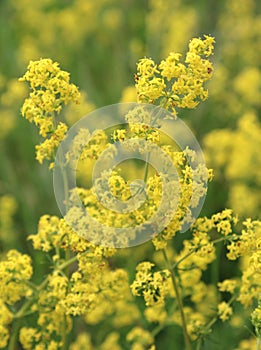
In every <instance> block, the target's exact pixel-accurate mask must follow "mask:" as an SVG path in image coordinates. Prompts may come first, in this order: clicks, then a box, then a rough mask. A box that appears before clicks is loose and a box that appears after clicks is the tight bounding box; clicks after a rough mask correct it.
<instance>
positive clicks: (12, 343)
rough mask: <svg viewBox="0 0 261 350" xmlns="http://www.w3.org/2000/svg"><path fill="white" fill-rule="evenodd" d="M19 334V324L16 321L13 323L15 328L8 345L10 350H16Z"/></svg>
mask: <svg viewBox="0 0 261 350" xmlns="http://www.w3.org/2000/svg"><path fill="white" fill-rule="evenodd" d="M18 332H19V322H17V320H15V321H14V323H13V327H12V330H11V337H10V340H9V344H8V350H15V349H16V345H17V341H16V339H17V334H18Z"/></svg>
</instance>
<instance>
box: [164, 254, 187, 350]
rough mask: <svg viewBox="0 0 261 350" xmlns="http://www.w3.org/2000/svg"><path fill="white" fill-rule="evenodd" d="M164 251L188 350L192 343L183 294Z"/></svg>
mask: <svg viewBox="0 0 261 350" xmlns="http://www.w3.org/2000/svg"><path fill="white" fill-rule="evenodd" d="M162 252H163V256H164V260H165V262H166V265H167V268H168V270H169V272H170V274H171V280H172V284H173V287H174V291H175V294H176V299H177V303H178V308H179V312H180V316H181V323H182V330H183V337H184V342H185V346H186V350H191V344H190V340H189V335H188V331H187V322H186V317H185V314H184V309H183V303H182V298H181V295H180V293H179V288H178V283H177V280H176V276H175V273H174V270H173V269H172V267H171V264H170V261H169V259H168V256H167V253H166V250H165V249H163V251H162Z"/></svg>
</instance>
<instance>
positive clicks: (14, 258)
mask: <svg viewBox="0 0 261 350" xmlns="http://www.w3.org/2000/svg"><path fill="white" fill-rule="evenodd" d="M32 273H33V269H32V261H31V258H30V257H29V256H28V255H26V254H21V253H19V252H18V251H16V250H9V252H8V253H7V255H6V259H5V260H3V261H1V264H0V298H1V299H2V300H3V301H4V302H5V303H7V304H10V305H11V304H14V303H15V302H17V301H19V300H21V299H22V298H23V297H29V296H30V295H31V294H32V289H31V288H30V286H28V284H27V282H28V281H29V280H30V278H31V276H32Z"/></svg>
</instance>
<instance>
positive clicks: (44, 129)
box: [19, 58, 80, 168]
mask: <svg viewBox="0 0 261 350" xmlns="http://www.w3.org/2000/svg"><path fill="white" fill-rule="evenodd" d="M19 80H20V81H22V82H23V81H26V82H29V85H30V90H31V92H30V95H29V98H26V99H25V102H24V104H23V107H22V115H23V116H24V117H25V118H26V119H27V120H29V122H31V123H32V122H33V123H34V124H35V125H37V126H38V127H39V133H40V135H41V136H43V137H44V138H46V137H48V136H49V138H47V139H46V140H45V141H44V142H43V143H42V144H40V145H39V146H37V147H36V159H37V160H38V161H39V163H42V162H43V160H44V159H47V160H50V159H53V158H54V152H55V150H56V149H57V147H58V145H59V144H60V142H61V141H62V139H63V138H64V137H65V134H66V132H67V126H66V125H65V124H64V123H62V122H59V123H58V125H56V124H57V123H56V120H55V116H56V115H58V114H59V113H60V112H61V110H62V107H63V105H67V104H68V103H69V102H71V101H72V102H75V103H79V99H80V93H79V91H78V88H77V87H76V86H75V85H74V84H71V83H70V75H69V73H67V72H65V71H63V70H61V69H60V67H59V64H58V63H57V62H53V61H52V60H51V59H48V58H46V59H41V60H39V61H31V62H30V63H29V65H28V67H27V72H26V73H25V74H24V76H23V77H22V78H20V79H19ZM52 167H53V163H51V164H50V168H52Z"/></svg>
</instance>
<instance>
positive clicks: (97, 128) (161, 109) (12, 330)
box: [0, 36, 261, 350]
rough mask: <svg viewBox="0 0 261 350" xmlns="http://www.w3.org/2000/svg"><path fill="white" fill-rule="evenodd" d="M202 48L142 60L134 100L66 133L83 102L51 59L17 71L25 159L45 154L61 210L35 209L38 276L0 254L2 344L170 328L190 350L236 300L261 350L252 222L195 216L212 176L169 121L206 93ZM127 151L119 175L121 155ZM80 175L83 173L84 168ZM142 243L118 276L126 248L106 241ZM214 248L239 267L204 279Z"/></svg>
mask: <svg viewBox="0 0 261 350" xmlns="http://www.w3.org/2000/svg"><path fill="white" fill-rule="evenodd" d="M213 44H214V38H212V37H210V36H204V38H203V39H200V38H194V39H192V40H191V41H190V43H189V49H188V52H187V54H186V55H185V59H184V62H183V61H182V55H181V54H179V53H170V54H169V55H168V56H167V58H166V59H165V60H162V61H161V62H160V63H159V64H156V63H155V62H154V61H153V60H152V59H151V58H144V59H141V60H140V61H139V62H138V64H137V74H136V75H135V86H136V89H137V97H138V103H131V104H119V105H116V106H113V107H111V106H110V108H109V109H108V108H102V109H100V110H98V113H97V111H94V112H92V113H90V114H89V115H88V116H87V117H86V118H83V119H82V120H80V121H79V122H77V123H76V124H75V125H74V126H73V127H72V128H71V129H69V127H68V125H67V124H66V122H65V120H63V113H62V112H63V111H64V106H65V105H67V104H69V103H75V104H78V103H79V101H80V97H81V96H80V92H79V90H78V88H77V87H76V86H75V85H74V84H72V83H71V82H70V75H69V73H67V72H65V71H63V70H61V68H60V67H59V64H58V63H56V62H53V61H52V60H51V59H41V60H38V61H31V62H30V64H29V66H28V70H27V72H26V73H25V74H24V76H23V77H22V78H20V80H21V81H23V82H24V81H26V82H28V83H29V86H30V93H29V97H28V98H27V99H26V100H25V102H24V105H23V107H22V115H23V116H24V117H25V118H26V119H27V120H28V121H29V122H32V123H34V124H35V125H36V126H37V127H38V129H39V134H40V136H41V137H42V138H43V141H42V143H41V144H40V145H38V146H36V159H37V160H38V162H39V163H40V164H42V163H43V161H44V160H46V161H48V162H49V168H50V170H52V171H53V174H54V187H55V194H56V199H57V202H58V206H59V208H60V210H61V212H62V214H63V216H62V217H58V216H55V215H50V214H45V215H42V216H41V218H40V219H39V223H38V230H37V232H36V233H35V234H30V235H29V236H28V240H29V241H30V242H31V243H32V246H33V248H34V249H35V250H38V251H41V252H42V253H43V256H46V257H48V271H47V273H46V275H45V276H43V277H42V280H41V281H40V282H39V283H36V282H35V279H34V275H35V274H37V266H34V262H33V260H32V258H31V257H30V256H29V255H27V254H23V253H20V252H18V251H17V250H14V249H11V250H10V251H8V252H7V253H6V254H4V255H3V256H2V261H1V262H0V347H1V348H3V349H4V348H8V349H10V350H12V349H15V348H17V345H18V343H19V345H20V346H21V347H22V348H23V349H28V350H30V349H35V350H43V349H48V350H55V349H57V350H58V349H70V350H77V349H83V348H84V349H100V350H106V349H116V350H117V349H131V350H145V349H147V350H148V349H150V350H155V349H161V347H160V343H159V342H158V338H159V336H160V333H161V331H162V330H164V329H167V328H168V327H178V328H179V329H181V330H182V333H183V337H180V338H177V339H178V342H179V343H178V345H177V346H178V347H177V348H179V349H181V348H185V349H186V350H191V349H197V350H199V349H201V348H202V347H203V345H204V343H206V342H207V341H208V339H209V338H210V337H211V332H212V331H213V329H214V328H215V326H216V325H217V324H220V323H222V324H223V323H224V322H227V323H228V324H229V322H232V318H233V317H234V316H235V315H236V312H237V306H238V305H240V306H241V307H242V309H243V308H244V309H245V310H246V311H244V312H246V313H247V312H248V318H249V320H251V322H252V324H253V327H254V331H255V335H256V337H257V342H256V343H257V349H259V348H260V338H261V331H260V329H261V327H260V324H261V323H260V293H261V283H260V280H261V279H260V274H261V269H260V262H261V256H260V244H261V243H260V242H261V223H260V221H258V220H252V219H250V218H247V219H245V220H241V221H240V220H239V219H238V217H237V215H236V214H235V213H234V212H233V211H232V210H231V209H224V210H221V211H220V212H217V213H215V214H213V215H211V216H210V217H206V216H203V217H198V216H199V213H200V210H201V208H202V205H203V202H204V198H205V196H206V190H207V183H208V181H210V180H212V178H213V172H212V170H211V169H207V167H206V165H205V162H204V157H203V154H202V152H201V149H200V147H199V145H198V143H197V142H196V139H195V138H194V136H193V134H192V133H191V132H190V130H189V129H188V127H187V126H186V125H185V124H184V123H183V122H182V121H181V120H180V119H179V118H178V117H177V113H179V112H180V110H181V109H182V108H189V109H194V108H195V107H196V106H197V105H198V103H199V102H200V101H201V100H205V99H206V98H207V97H208V91H207V89H206V87H205V82H206V81H207V80H209V79H210V77H211V75H212V71H213V67H212V63H211V61H210V56H211V55H212V53H213ZM70 108H72V110H73V107H72V106H71V107H70ZM112 120H113V124H112ZM184 136H186V137H187V136H189V137H188V138H185V140H183V139H184ZM191 140H192V142H190V141H191ZM133 154H134V155H135V157H136V158H135V157H134V158H135V161H134V162H132V163H131V165H132V167H130V166H128V167H127V171H126V169H125V170H124V164H121V163H123V162H124V161H129V160H130V159H132V158H133ZM119 165H120V166H119ZM121 166H122V169H121ZM86 169H87V170H86ZM91 171H92V174H93V178H92V179H90V176H89V175H88V176H87V178H86V176H85V177H84V176H83V174H86V172H87V174H90V173H91ZM137 174H138V175H141V179H142V180H141V181H140V180H137ZM78 181H79V182H80V181H81V186H79V185H78ZM188 229H189V234H186V235H184V239H183V241H182V243H181V244H180V237H181V235H180V234H179V233H181V232H184V231H186V230H188ZM150 240H151V241H152V245H151V246H152V247H153V250H152V251H153V252H152V253H151V254H150V256H149V257H146V258H144V255H143V256H142V257H141V260H142V261H139V262H138V263H137V266H136V268H135V270H136V271H132V273H130V271H128V269H127V267H125V266H123V265H122V264H120V262H121V261H122V260H121V259H122V258H123V257H124V254H126V255H127V259H126V260H125V263H126V261H127V260H128V259H129V258H130V257H132V253H129V255H128V252H127V249H126V250H124V249H122V251H120V252H119V250H117V249H116V248H119V247H121V248H127V247H132V248H131V251H133V250H134V249H137V248H136V247H134V246H136V245H138V244H140V243H144V242H146V241H150ZM220 248H221V249H223V251H224V252H225V256H226V259H227V261H231V262H233V261H235V260H237V261H239V264H240V267H241V268H242V273H240V275H238V276H234V278H226V279H224V280H222V281H219V280H218V279H217V280H213V281H211V282H209V281H208V280H207V279H206V278H205V275H206V274H207V273H208V271H209V270H210V269H211V268H213V266H214V265H215V264H216V263H217V261H218V260H219V259H220ZM121 254H122V255H121ZM125 258H126V256H125ZM250 309H251V312H252V313H251V315H250V313H249V310H250ZM92 327H93V328H92ZM78 328H79V329H80V330H81V331H79V332H78V331H77V332H76V333H75V329H77V330H78ZM92 329H95V332H91V330H92ZM96 330H97V332H96ZM71 334H74V336H73V337H71ZM96 334H97V336H96ZM206 344H207V343H206Z"/></svg>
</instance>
